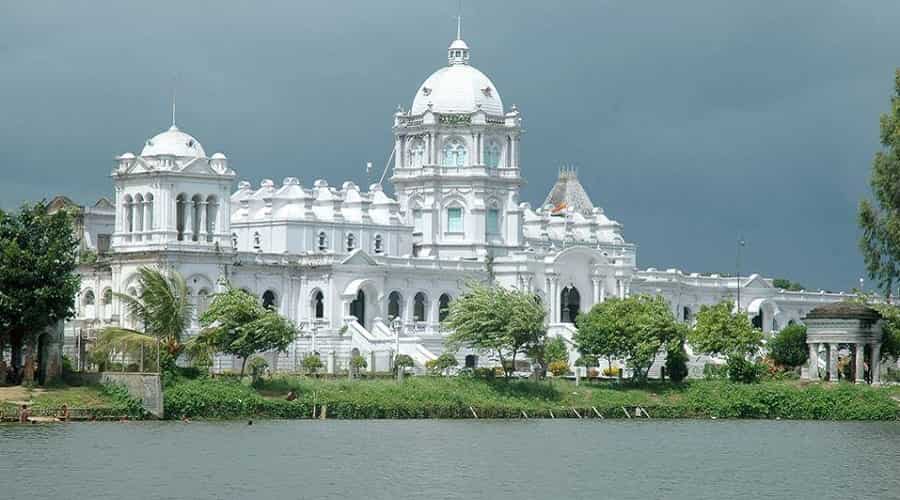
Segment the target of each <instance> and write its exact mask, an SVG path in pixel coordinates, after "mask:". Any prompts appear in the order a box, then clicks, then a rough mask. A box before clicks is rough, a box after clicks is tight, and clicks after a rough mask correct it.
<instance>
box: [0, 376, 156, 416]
mask: <svg viewBox="0 0 900 500" xmlns="http://www.w3.org/2000/svg"><path fill="white" fill-rule="evenodd" d="M22 403H26V404H28V406H29V408H31V413H32V415H34V416H56V415H59V414H60V413H61V411H62V408H63V406H64V405H66V406H68V408H69V414H70V416H71V417H72V418H73V419H89V418H97V419H105V418H119V417H122V416H126V415H127V416H129V417H140V416H142V414H143V410H141V407H140V404H139V403H137V402H136V401H134V400H132V399H131V398H130V397H129V396H128V393H127V392H126V391H125V390H124V389H122V388H120V387H115V386H102V385H84V386H65V385H59V386H49V387H25V386H13V387H0V420H17V419H18V412H19V407H20V406H21V405H22Z"/></svg>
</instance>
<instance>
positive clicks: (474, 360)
mask: <svg viewBox="0 0 900 500" xmlns="http://www.w3.org/2000/svg"><path fill="white" fill-rule="evenodd" d="M464 366H465V367H466V368H475V367H476V366H478V356H476V355H474V354H467V355H466V362H465V365H464Z"/></svg>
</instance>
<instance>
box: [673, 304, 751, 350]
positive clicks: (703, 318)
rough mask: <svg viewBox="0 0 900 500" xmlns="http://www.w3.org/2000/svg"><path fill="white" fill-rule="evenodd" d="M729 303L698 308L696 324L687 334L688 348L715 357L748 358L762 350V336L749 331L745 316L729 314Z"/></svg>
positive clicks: (730, 311)
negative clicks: (689, 346)
mask: <svg viewBox="0 0 900 500" xmlns="http://www.w3.org/2000/svg"><path fill="white" fill-rule="evenodd" d="M732 308H733V304H732V303H731V302H729V301H727V300H726V301H723V302H720V303H718V304H716V305H714V306H701V307H700V312H698V313H697V322H696V324H695V325H694V327H693V328H692V329H691V330H690V331H689V332H688V334H687V338H688V341H689V342H690V343H691V346H692V347H693V348H694V349H695V350H696V351H698V352H702V353H705V354H711V355H718V356H722V355H724V356H742V357H751V356H753V355H755V354H756V353H757V352H759V349H760V347H761V346H762V339H763V333H762V331H761V330H759V329H757V328H753V325H751V324H750V320H749V319H748V318H747V315H746V314H742V313H741V314H734V313H732Z"/></svg>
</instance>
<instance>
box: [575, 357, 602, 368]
mask: <svg viewBox="0 0 900 500" xmlns="http://www.w3.org/2000/svg"><path fill="white" fill-rule="evenodd" d="M598 362H599V358H597V356H592V355H590V354H586V355H584V356H581V357H579V358H578V359H576V360H575V366H587V367H591V366H597V363H598Z"/></svg>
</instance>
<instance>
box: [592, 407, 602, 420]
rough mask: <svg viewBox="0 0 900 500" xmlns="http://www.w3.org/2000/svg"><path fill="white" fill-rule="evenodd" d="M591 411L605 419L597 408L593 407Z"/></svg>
mask: <svg viewBox="0 0 900 500" xmlns="http://www.w3.org/2000/svg"><path fill="white" fill-rule="evenodd" d="M591 409H592V410H594V413H596V414H597V416H598V417H600V418H601V419H603V415H601V414H600V412H599V411H597V407H596V406H591Z"/></svg>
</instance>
